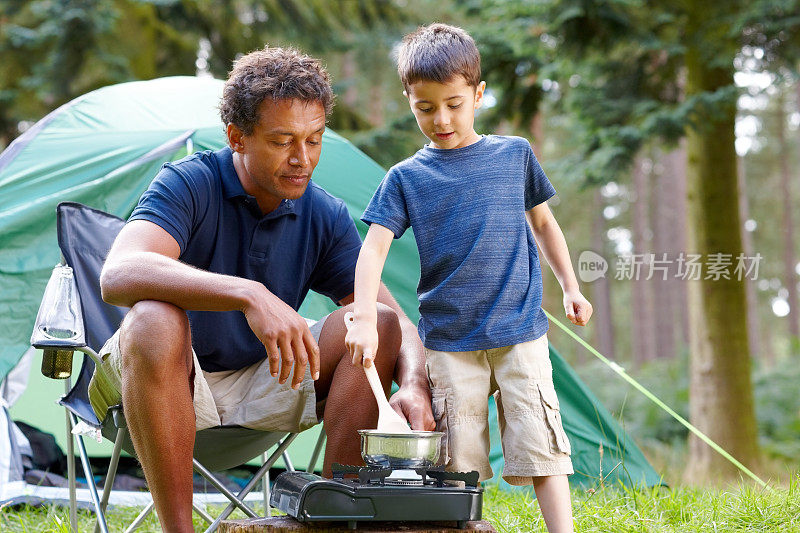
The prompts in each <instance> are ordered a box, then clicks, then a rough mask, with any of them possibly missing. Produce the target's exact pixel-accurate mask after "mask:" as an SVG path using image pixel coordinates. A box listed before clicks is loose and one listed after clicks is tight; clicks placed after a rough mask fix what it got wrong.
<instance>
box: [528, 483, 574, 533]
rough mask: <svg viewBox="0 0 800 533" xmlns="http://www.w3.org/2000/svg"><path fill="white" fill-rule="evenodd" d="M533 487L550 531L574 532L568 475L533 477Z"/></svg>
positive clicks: (559, 532) (555, 532) (560, 532)
mask: <svg viewBox="0 0 800 533" xmlns="http://www.w3.org/2000/svg"><path fill="white" fill-rule="evenodd" d="M533 489H534V490H535V491H536V499H537V500H539V508H540V509H541V510H542V516H543V517H544V523H545V524H546V525H547V531H549V532H550V533H572V532H573V531H574V529H573V525H572V502H571V501H570V491H569V481H567V476H564V475H561V476H542V477H535V478H533Z"/></svg>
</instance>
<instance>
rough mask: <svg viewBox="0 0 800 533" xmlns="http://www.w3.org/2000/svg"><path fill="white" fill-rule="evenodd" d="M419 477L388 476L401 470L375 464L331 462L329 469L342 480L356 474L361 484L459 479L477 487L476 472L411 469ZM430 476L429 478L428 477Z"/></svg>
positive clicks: (391, 483)
mask: <svg viewBox="0 0 800 533" xmlns="http://www.w3.org/2000/svg"><path fill="white" fill-rule="evenodd" d="M402 470H413V471H414V472H416V474H417V476H419V477H420V479H406V478H402V477H395V478H392V477H389V476H391V475H392V473H393V472H394V473H398V472H401V470H393V469H391V468H384V467H376V466H353V465H343V464H340V463H333V465H332V466H331V471H332V473H333V479H335V480H344V479H345V478H346V476H352V475H356V476H358V482H359V483H360V484H362V485H366V484H369V483H378V484H381V485H384V484H385V485H430V484H435V486H437V487H444V486H446V483H445V482H447V481H461V482H463V483H464V485H465V486H466V487H468V488H477V486H478V473H477V472H476V471H474V470H473V471H472V472H448V471H446V470H444V468H443V467H441V466H437V467H422V468H413V469H402ZM429 478H430V479H429Z"/></svg>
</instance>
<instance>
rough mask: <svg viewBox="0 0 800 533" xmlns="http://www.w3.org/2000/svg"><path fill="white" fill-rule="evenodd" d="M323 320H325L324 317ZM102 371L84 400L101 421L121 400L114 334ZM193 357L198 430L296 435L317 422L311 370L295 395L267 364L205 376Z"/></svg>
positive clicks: (317, 326) (315, 327) (317, 328)
mask: <svg viewBox="0 0 800 533" xmlns="http://www.w3.org/2000/svg"><path fill="white" fill-rule="evenodd" d="M326 318H327V317H326ZM307 322H309V326H310V329H311V334H312V335H313V336H314V339H315V340H316V341H317V342H319V334H320V332H321V331H322V325H323V324H324V322H325V318H323V319H322V320H320V321H318V322H316V323H315V322H313V321H308V320H307ZM99 355H100V357H101V358H102V360H103V364H102V370H103V372H97V371H95V373H94V375H93V376H92V380H91V382H90V383H89V401H90V403H91V404H92V409H93V410H94V412H95V414H96V415H97V418H98V419H100V420H101V421H102V420H103V418H104V417H105V414H106V411H107V410H108V408H109V407H111V406H112V405H117V404H119V403H120V402H121V401H122V393H121V390H122V378H121V369H122V360H121V355H120V350H119V330H117V332H116V333H114V335H113V336H112V337H111V338H110V339H108V341H106V343H105V345H103V348H102V349H101V350H100V353H99ZM192 357H193V358H194V368H195V372H194V412H195V417H196V421H197V424H196V425H197V430H198V431H200V430H201V429H207V428H211V427H216V426H243V427H247V428H252V429H258V430H262V431H286V432H293V433H297V432H300V431H303V430H306V429H308V428H310V427H312V426H314V425H315V424H317V423H318V422H319V420H318V419H317V405H316V404H317V398H316V393H315V391H314V380H313V379H312V378H311V371H310V370H309V369H306V375H305V376H304V377H303V382H302V383H301V384H300V387H299V389H298V390H294V389H292V387H291V380H286V383H284V384H283V385H281V384H280V383H278V378H274V377H272V376H271V375H270V373H269V360H267V359H263V360H261V361H259V362H257V363H254V364H252V365H250V366H248V367H245V368H242V369H239V370H225V371H222V372H206V371H204V370H201V369H200V362H199V361H198V359H197V355H196V354H195V353H194V350H192Z"/></svg>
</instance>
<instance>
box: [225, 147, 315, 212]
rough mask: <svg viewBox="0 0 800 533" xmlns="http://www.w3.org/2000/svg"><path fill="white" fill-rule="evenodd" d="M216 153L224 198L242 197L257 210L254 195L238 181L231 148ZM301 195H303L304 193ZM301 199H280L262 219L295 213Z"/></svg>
mask: <svg viewBox="0 0 800 533" xmlns="http://www.w3.org/2000/svg"><path fill="white" fill-rule="evenodd" d="M217 154H218V155H219V158H220V165H221V167H222V169H221V170H222V172H221V173H220V174H222V194H223V195H225V199H227V200H230V199H232V198H243V199H244V201H245V202H246V203H247V204H249V205H250V206H251V208H253V209H255V210H257V211H259V207H258V202H257V201H256V199H255V197H253V196H251V195H249V194H247V192H245V190H244V187H242V182H240V181H239V175H238V174H237V173H236V167H234V165H233V150H231V149H230V147H229V146H226V147H225V148H223V149H221V150H219V152H217ZM308 186H309V187H310V186H311V184H310V183H309V185H308ZM306 192H308V189H306ZM303 196H305V194H304V195H303ZM301 200H302V197H301V198H299V199H297V200H286V199H284V200H281V203H280V204H279V205H278V207H276V208H275V209H273V210H272V211H270V212H269V213H267V214H266V215H264V216H263V217H262V220H270V219H273V218H278V217H281V216H283V215H289V214H296V213H297V204H298V202H300V201H301ZM259 212H260V211H259Z"/></svg>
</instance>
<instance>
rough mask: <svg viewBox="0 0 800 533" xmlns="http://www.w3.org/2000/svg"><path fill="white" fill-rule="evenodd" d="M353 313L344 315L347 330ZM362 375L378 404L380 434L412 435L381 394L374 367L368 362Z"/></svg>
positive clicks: (378, 378) (405, 423)
mask: <svg viewBox="0 0 800 533" xmlns="http://www.w3.org/2000/svg"><path fill="white" fill-rule="evenodd" d="M353 320H354V318H353V313H350V312H348V313H345V314H344V323H345V326H347V329H348V330H349V329H350V327H351V326H352V325H353ZM363 368H364V373H365V374H366V375H367V381H369V386H370V388H371V389H372V394H374V395H375V400H377V402H378V431H380V432H381V433H413V431H411V428H409V427H408V423H407V422H406V421H405V420H404V419H403V417H402V416H400V415H398V414H397V411H395V410H394V409H392V406H391V405H389V400H387V399H386V394H384V392H383V386H382V385H381V379H380V377H378V371H377V370H375V365H374V364H372V362H371V361H370V365H369V366H368V367H367V366H363Z"/></svg>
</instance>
